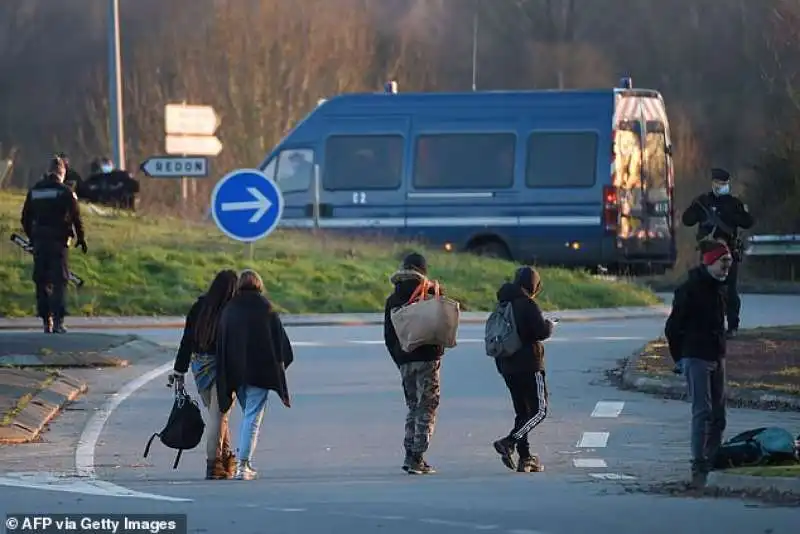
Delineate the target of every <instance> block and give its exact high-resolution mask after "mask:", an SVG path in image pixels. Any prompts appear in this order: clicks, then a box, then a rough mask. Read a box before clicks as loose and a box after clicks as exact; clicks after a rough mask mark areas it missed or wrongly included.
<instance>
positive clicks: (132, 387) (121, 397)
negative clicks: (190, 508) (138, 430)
mask: <svg viewBox="0 0 800 534" xmlns="http://www.w3.org/2000/svg"><path fill="white" fill-rule="evenodd" d="M172 366H173V362H169V363H165V364H164V365H161V366H159V367H156V368H155V369H153V370H151V371H149V372H147V373H145V374H143V375H142V376H140V377H138V378H135V379H134V380H131V381H130V382H128V383H127V384H125V385H124V386H123V387H122V389H120V390H119V391H118V392H117V393H115V394H113V395H111V397H110V398H109V399H108V400H107V401H106V403H105V404H104V405H103V407H102V408H100V409H99V410H98V411H97V412H96V413H95V414H94V415H93V416H92V418H91V419H90V420H89V422H88V423H87V424H86V427H85V428H84V429H83V432H82V433H81V437H80V439H79V440H78V447H77V448H76V449H75V470H76V472H77V474H78V477H81V478H85V479H88V480H85V481H84V482H86V483H87V484H89V485H91V486H93V487H95V488H99V489H101V490H102V491H103V493H100V494H101V495H107V496H112V497H138V498H141V499H155V500H160V501H177V502H191V501H192V499H183V498H179V497H168V496H166V495H156V494H154V493H140V492H138V491H131V490H128V489H127V488H123V487H121V486H117V485H116V484H112V483H110V482H105V481H103V480H97V472H96V471H95V462H94V454H95V448H96V447H97V442H98V441H99V440H100V434H102V433H103V428H104V427H105V425H106V423H107V422H108V419H109V418H110V417H111V414H112V413H113V412H114V410H116V409H117V407H119V405H120V404H122V403H123V402H124V401H125V400H126V399H128V398H129V397H130V396H131V395H133V394H134V393H136V392H137V391H138V390H139V389H141V388H143V387H144V386H145V385H147V384H148V383H149V382H152V381H153V380H155V379H156V378H158V377H160V376H162V375H164V374H166V373H168V372H169V371H170V369H172ZM84 489H86V488H84ZM66 491H68V490H66ZM73 491H74V490H73ZM95 494H97V493H95Z"/></svg>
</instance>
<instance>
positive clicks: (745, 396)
mask: <svg viewBox="0 0 800 534" xmlns="http://www.w3.org/2000/svg"><path fill="white" fill-rule="evenodd" d="M645 347H647V344H645V345H643V346H642V347H641V348H640V349H638V350H636V351H635V352H634V353H633V354H632V355H631V356H630V357H629V358H628V359H627V360H625V363H624V364H623V369H622V377H621V387H622V388H623V389H628V390H633V391H639V392H641V393H650V394H653V395H659V396H662V397H665V398H669V399H675V400H687V399H688V395H687V389H686V380H685V379H684V378H683V377H681V376H677V375H675V376H655V375H649V374H646V373H643V372H641V371H639V370H637V369H636V366H637V363H638V361H639V358H640V357H641V355H642V354H643V352H644V349H645ZM727 393H728V404H730V405H731V406H735V407H743V408H755V409H758V410H770V411H791V412H795V411H800V396H794V395H787V394H778V393H770V392H766V391H763V390H758V389H751V388H742V387H733V386H728V390H727Z"/></svg>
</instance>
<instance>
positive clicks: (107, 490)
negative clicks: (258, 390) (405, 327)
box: [0, 297, 800, 534]
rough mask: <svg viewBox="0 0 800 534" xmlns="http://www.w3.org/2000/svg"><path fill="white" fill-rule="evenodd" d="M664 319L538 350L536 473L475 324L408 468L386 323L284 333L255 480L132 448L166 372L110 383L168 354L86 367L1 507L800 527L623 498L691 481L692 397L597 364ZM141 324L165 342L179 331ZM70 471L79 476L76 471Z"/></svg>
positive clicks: (742, 416) (18, 465)
mask: <svg viewBox="0 0 800 534" xmlns="http://www.w3.org/2000/svg"><path fill="white" fill-rule="evenodd" d="M798 304H800V299H794V298H787V297H749V298H746V299H745V313H744V316H743V326H745V327H747V326H757V325H765V324H782V323H784V324H789V323H798V322H800V306H798ZM662 327H663V321H662V320H635V321H625V322H617V323H610V322H592V323H562V325H560V326H559V329H558V332H557V334H556V337H555V339H553V340H552V341H551V342H549V343H548V344H547V366H548V382H549V387H550V400H551V406H550V410H551V411H550V416H549V418H548V419H547V420H546V421H545V423H543V425H542V426H540V427H539V429H538V430H537V431H535V433H534V434H532V436H531V443H532V447H533V448H534V449H536V451H537V452H538V453H539V454H540V455H541V457H542V460H543V462H544V463H545V466H546V472H545V473H537V474H517V473H512V472H510V471H508V470H506V469H505V467H503V466H502V464H501V463H500V461H499V459H498V458H497V456H496V454H495V453H494V451H493V449H492V447H491V442H492V441H493V440H494V439H496V438H497V437H499V436H501V435H503V434H504V433H506V432H507V431H508V429H509V426H510V424H511V423H512V419H513V414H512V413H511V406H510V401H509V400H508V398H507V395H506V392H505V389H504V386H503V383H502V380H501V379H500V377H499V376H498V375H497V374H496V372H495V370H494V366H493V363H492V361H491V360H490V359H489V358H487V357H486V356H485V355H483V352H482V328H481V327H480V326H471V325H465V326H462V328H461V330H460V336H459V337H460V339H461V341H460V344H459V346H458V347H457V348H456V349H454V350H452V351H450V352H449V353H448V354H447V355H446V357H445V361H444V364H443V384H442V404H441V409H440V413H439V421H438V425H437V429H436V434H435V436H434V438H433V445H432V447H431V451H430V454H429V461H430V462H431V463H432V464H433V465H435V466H436V467H437V469H438V471H439V473H437V474H436V475H431V476H424V477H419V476H417V477H414V476H408V475H406V474H404V473H403V472H402V471H401V470H400V464H401V462H402V431H403V418H404V406H403V402H402V394H401V392H400V388H399V380H398V376H397V371H396V369H395V368H394V366H393V365H392V363H391V361H390V360H389V358H388V356H387V355H386V353H385V351H384V349H383V346H382V341H381V331H380V328H378V327H330V328H295V329H291V330H290V337H291V338H292V340H293V342H294V343H295V345H296V363H295V365H294V366H293V367H292V368H291V369H290V375H289V379H290V387H291V388H292V391H293V396H294V406H293V408H291V409H286V408H284V407H283V406H282V405H281V404H280V403H279V402H276V401H275V399H274V398H273V399H272V400H271V402H270V405H269V408H268V413H267V415H266V417H265V419H264V424H263V427H262V432H261V439H260V441H259V444H258V449H257V454H256V457H255V465H256V467H257V468H258V469H259V472H260V475H261V476H260V478H259V479H258V480H255V481H250V482H236V481H205V480H203V479H202V478H203V474H204V473H203V470H204V458H203V452H202V448H198V449H196V450H193V451H188V452H186V453H184V457H183V459H182V461H181V465H180V466H179V468H178V469H177V470H174V471H173V470H172V469H171V466H172V460H173V458H174V455H173V451H172V450H169V449H166V448H164V447H163V446H161V445H160V444H159V443H157V442H156V443H154V445H153V449H152V452H151V456H150V457H149V458H148V459H143V458H142V451H143V449H144V445H145V442H146V440H147V438H148V437H149V435H150V434H151V433H152V432H155V431H157V430H160V428H161V426H162V425H163V424H164V422H165V420H166V416H167V414H168V411H169V408H170V403H171V399H170V394H169V393H170V392H169V390H168V389H167V388H166V387H165V380H164V376H163V375H158V374H157V372H151V373H150V376H151V377H154V379H153V380H151V381H149V382H148V381H145V380H143V379H140V380H139V384H137V385H140V386H141V387H140V388H138V389H136V390H135V391H133V390H132V388H130V387H128V388H127V389H124V390H123V391H122V392H121V393H120V394H117V395H115V393H116V392H118V391H120V388H122V387H123V386H124V385H125V384H126V383H129V382H130V381H131V380H134V379H136V378H137V377H139V376H142V375H144V374H145V373H147V372H149V371H151V370H152V369H154V368H158V367H159V366H163V365H164V364H165V363H167V362H165V361H164V360H163V359H162V360H156V359H151V360H150V361H147V360H145V361H142V362H138V363H137V364H135V365H133V366H131V367H130V368H128V369H125V370H117V371H108V370H104V371H95V370H90V371H86V373H87V374H89V375H90V377H91V378H92V380H93V383H94V384H96V386H95V387H94V388H93V389H92V393H91V394H90V395H89V396H87V397H86V398H84V399H81V400H80V401H79V402H77V403H76V404H75V405H73V407H72V409H70V410H69V411H68V412H66V413H65V414H63V415H62V416H60V417H59V419H58V420H57V422H55V423H54V424H53V425H52V428H51V430H50V432H48V433H47V434H45V436H44V438H45V439H44V442H43V443H40V444H35V445H28V446H16V447H4V448H0V459H1V461H0V469H1V470H2V471H3V473H0V477H3V478H0V484H2V485H0V512H3V513H21V512H38V513H72V514H77V513H81V512H83V513H89V512H94V513H98V512H106V513H185V514H187V515H188V520H189V532H207V533H216V532H224V531H226V530H227V531H231V529H232V528H235V529H236V532H241V533H263V532H297V533H310V532H333V531H335V529H339V528H341V529H348V530H349V531H356V532H384V533H394V532H408V531H409V529H413V530H414V531H416V532H420V533H433V532H436V533H439V532H473V531H487V532H498V533H508V534H513V533H516V534H533V533H538V534H560V533H563V534H573V533H578V532H593V533H598V534H604V533H612V532H613V533H620V534H627V533H630V534H634V533H637V534H638V533H640V532H649V533H665V534H666V533H668V532H669V533H671V532H674V531H679V532H683V533H685V534H701V533H702V534H707V532H709V531H711V530H719V531H724V532H726V533H728V534H738V533H742V534H745V533H746V534H751V533H761V532H770V531H772V532H775V533H781V532H793V531H796V527H797V521H798V519H797V517H798V511H797V510H796V509H787V508H773V507H766V506H754V505H753V504H752V503H748V504H746V503H743V502H740V501H738V500H723V499H713V500H710V499H702V500H693V499H686V498H673V497H662V496H655V495H648V494H641V493H631V492H629V491H626V487H628V485H629V484H638V483H640V482H649V481H658V480H665V479H680V478H685V477H686V476H687V474H688V473H687V472H688V443H687V440H688V405H687V404H685V403H682V402H676V401H667V400H661V399H658V398H653V397H649V396H645V395H640V394H636V393H628V392H621V391H619V390H617V389H615V388H613V387H611V386H610V385H608V384H606V383H605V380H604V373H603V371H604V370H605V369H608V368H610V367H613V366H614V364H615V362H616V360H617V359H618V358H620V357H623V356H625V355H628V354H630V353H631V352H632V351H634V350H635V349H636V348H637V347H639V346H641V345H642V344H643V343H644V342H645V341H647V340H648V339H650V338H652V337H654V336H656V335H658V334H659V332H660V331H661V329H662ZM137 333H138V334H140V335H145V336H147V337H150V338H151V339H154V340H156V341H158V342H160V343H163V344H166V345H174V344H175V343H176V342H177V339H178V336H179V332H177V331H163V330H162V331H159V330H153V331H139V332H137ZM77 334H78V333H77V332H72V333H71V334H70V335H77ZM1 335H2V334H0V336H1ZM1 339H2V338H1V337H0V340H1ZM104 403H105V404H106V405H107V404H108V403H118V406H116V408H115V409H114V410H113V411H111V412H110V413H108V411H107V410H99V409H98V408H100V407H101V406H103V405H104ZM234 413H235V415H234V417H233V425H234V428H235V427H236V426H237V425H238V421H239V417H238V413H237V412H236V411H235V412H234ZM106 415H107V416H108V418H107V421H106V422H105V424H104V425H103V426H102V427H100V426H99V425H98V424H97V421H101V422H102V420H103V419H105V416H106ZM92 421H94V422H92ZM764 423H776V424H779V425H781V426H787V427H789V428H799V427H800V418H798V417H797V416H796V415H794V414H786V413H781V414H770V413H764V412H758V411H751V410H733V411H731V414H730V426H729V429H730V430H729V432H735V431H736V430H739V429H744V428H748V427H753V426H756V425H759V424H764ZM87 424H88V426H87ZM95 431H97V432H96V433H95ZM93 434H96V435H93ZM81 435H83V441H81ZM95 437H96V438H97V443H96V444H95V443H93V441H94V438H95ZM95 445H96V446H95ZM76 450H77V454H76ZM76 456H77V458H76ZM76 464H77V467H79V468H80V473H81V474H84V475H89V476H86V477H83V478H79V477H76V476H75V469H76ZM98 481H99V482H98ZM134 492H139V493H134ZM92 493H93V494H92ZM112 494H113V495H116V496H110V495H112ZM166 499H170V500H166Z"/></svg>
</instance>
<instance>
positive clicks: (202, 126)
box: [164, 104, 220, 135]
mask: <svg viewBox="0 0 800 534" xmlns="http://www.w3.org/2000/svg"><path fill="white" fill-rule="evenodd" d="M219 123H220V120H219V115H217V112H216V111H214V108H212V107H211V106H188V105H185V104H167V106H166V107H165V108H164V133H166V134H169V135H214V134H215V133H216V131H217V128H219Z"/></svg>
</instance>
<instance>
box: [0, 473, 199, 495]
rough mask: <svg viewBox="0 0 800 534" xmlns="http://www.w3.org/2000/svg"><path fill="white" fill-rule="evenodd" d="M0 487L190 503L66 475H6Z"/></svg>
mask: <svg viewBox="0 0 800 534" xmlns="http://www.w3.org/2000/svg"><path fill="white" fill-rule="evenodd" d="M0 486H10V487H15V488H27V489H38V490H45V491H63V492H66V493H81V494H83V495H98V496H102V497H133V498H138V499H153V500H158V501H172V502H191V499H183V498H180V497H168V496H166V495H155V494H153V493H141V492H138V491H133V490H129V489H127V488H123V487H122V486H117V485H116V484H112V483H111V482H106V481H104V480H97V479H94V478H89V479H82V478H77V477H75V476H72V475H70V474H66V473H65V474H52V473H38V472H32V473H6V474H5V476H3V477H0Z"/></svg>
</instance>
